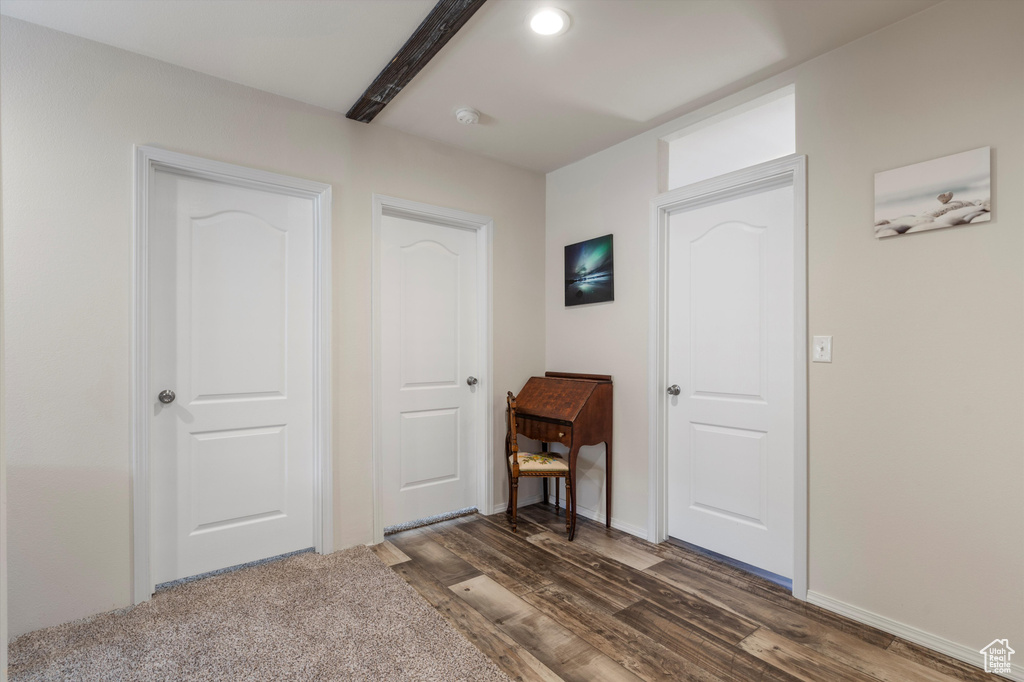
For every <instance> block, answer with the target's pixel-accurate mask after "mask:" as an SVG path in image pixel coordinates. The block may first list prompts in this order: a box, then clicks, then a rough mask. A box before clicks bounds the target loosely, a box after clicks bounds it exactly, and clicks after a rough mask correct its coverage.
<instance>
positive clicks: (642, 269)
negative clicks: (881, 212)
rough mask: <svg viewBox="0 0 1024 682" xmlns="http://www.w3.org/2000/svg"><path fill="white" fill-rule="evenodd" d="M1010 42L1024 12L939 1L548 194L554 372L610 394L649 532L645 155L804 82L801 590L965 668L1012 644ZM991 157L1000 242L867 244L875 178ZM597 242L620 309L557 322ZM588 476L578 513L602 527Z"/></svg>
mask: <svg viewBox="0 0 1024 682" xmlns="http://www.w3.org/2000/svg"><path fill="white" fill-rule="evenodd" d="M1021 26H1024V3H1020V2H1016V1H1015V0H993V1H990V2H972V1H970V0H951V1H949V2H946V3H943V4H941V5H938V6H936V7H934V8H932V9H931V10H929V11H927V12H924V13H922V14H919V15H916V16H914V17H911V18H910V19H908V20H906V21H903V22H901V23H899V24H896V25H894V26H891V27H889V28H886V29H884V30H882V31H879V32H877V33H875V34H872V35H870V36H867V37H866V38H863V39H861V40H859V41H857V42H855V43H852V44H850V45H847V46H845V47H843V48H841V49H838V50H835V51H834V52H831V53H829V54H827V55H824V56H822V57H819V58H818V59H815V60H812V61H811V62H808V63H806V64H804V65H802V66H801V67H798V68H796V69H794V70H793V71H791V72H789V73H788V74H784V75H783V76H781V77H779V78H775V79H773V80H772V81H771V82H766V83H763V84H761V85H759V86H756V87H755V88H751V89H750V90H749V91H748V92H747V93H744V94H742V95H739V96H734V97H732V98H730V100H729V101H727V102H723V103H720V104H718V105H715V106H713V107H711V108H710V109H709V110H706V111H704V112H696V113H695V114H693V115H690V116H687V117H685V118H684V119H682V120H680V121H676V122H674V123H673V124H669V125H666V126H662V127H661V128H659V129H657V130H655V131H652V132H650V133H648V134H645V135H641V136H639V137H637V138H634V139H632V140H629V141H627V142H624V143H622V144H620V145H617V146H615V147H612V148H610V149H608V150H605V151H604V152H601V153H599V154H596V155H594V156H592V157H590V158H588V159H585V160H583V161H581V162H579V163H576V164H574V165H571V166H568V167H566V168H563V169H560V170H558V171H556V172H554V173H551V174H549V175H548V183H547V186H548V192H547V225H548V229H547V239H546V241H547V265H546V273H547V275H546V276H547V330H546V333H547V337H546V338H547V367H548V368H557V369H562V370H576V371H589V372H603V373H611V374H613V375H614V377H615V391H616V396H615V402H616V414H615V432H616V438H615V458H616V464H615V468H616V476H615V486H616V487H615V489H614V492H615V499H614V507H613V508H614V509H615V513H614V520H615V521H617V522H618V523H619V524H620V525H622V526H624V527H630V526H633V527H639V528H646V525H647V497H646V490H647V445H648V437H647V435H648V434H647V428H648V422H647V410H646V401H647V380H646V371H647V328H648V313H647V305H648V295H647V278H648V263H647V255H648V252H647V248H648V242H647V239H648V229H649V226H648V210H649V201H650V199H651V198H652V197H654V196H655V195H656V194H657V192H658V174H657V164H658V157H657V139H658V137H659V136H662V135H665V134H667V133H669V132H672V131H674V130H677V129H679V128H680V127H682V126H683V125H685V124H686V123H687V122H691V121H694V120H698V119H699V118H701V117H704V116H707V115H710V114H712V113H717V111H720V110H723V109H725V108H726V107H727V106H728V105H731V104H735V103H739V102H741V101H744V100H745V99H749V98H750V97H753V96H756V95H758V94H761V93H764V92H767V91H770V90H771V89H773V88H776V87H780V86H781V85H784V84H785V83H787V82H794V81H795V83H796V92H797V151H798V152H799V153H801V154H806V155H807V157H808V164H809V166H808V168H809V207H808V209H809V218H808V220H809V226H808V230H809V233H808V261H809V262H808V274H809V282H808V287H809V332H810V334H831V335H834V337H835V340H834V344H835V345H834V362H833V363H832V364H828V365H823V364H812V365H811V366H810V369H809V384H810V385H809V395H810V415H809V423H810V472H809V474H810V510H809V514H810V538H809V551H810V575H809V582H810V589H811V591H813V592H817V593H819V594H823V595H826V596H828V597H832V598H834V599H837V600H840V601H842V602H845V603H847V604H850V605H853V606H855V607H859V608H861V609H865V610H867V611H870V612H873V613H875V614H879V615H881V616H883V617H886V618H889V619H892V620H895V621H897V622H901V623H904V624H906V625H908V626H911V627H914V628H918V629H919V630H921V631H924V632H927V633H931V634H933V635H936V636H938V637H941V638H944V639H946V640H948V641H949V642H953V643H957V644H960V645H963V646H965V647H968V648H969V649H972V650H975V651H976V650H977V649H980V648H981V647H982V646H984V645H985V644H987V643H988V642H990V641H991V640H992V639H994V638H996V637H1000V638H1002V637H1008V638H1009V639H1010V641H1011V642H1014V641H1017V642H1024V542H1022V541H1021V538H1022V537H1024V494H1022V493H1024V490H1022V487H1024V486H1022V483H1024V423H1022V419H1021V416H1022V412H1024V362H1022V360H1021V353H1020V345H1021V339H1022V337H1024V47H1022V43H1021V41H1020V28H1021ZM987 145H991V147H992V149H993V175H992V178H993V186H994V189H993V196H994V218H993V220H992V222H991V223H989V224H985V225H979V226H973V227H966V228H956V229H948V230H939V231H934V232H927V233H922V234H915V235H909V236H907V237H903V238H896V239H890V240H886V241H878V240H876V239H875V238H874V236H873V231H872V227H871V226H872V224H873V175H874V173H875V172H877V171H881V170H886V169H890V168H894V167H898V166H902V165H906V164H911V163H915V162H918V161H924V160H927V159H931V158H936V157H939V156H943V155H946V154H951V153H955V152H960V151H964V150H968V149H973V148H976V147H981V146H987ZM607 232H612V233H614V234H615V261H616V282H615V298H616V300H615V302H614V303H611V304H603V305H597V306H586V307H582V306H581V307H577V308H564V307H563V301H562V286H563V285H562V280H563V277H562V248H563V247H564V246H565V245H566V244H570V243H572V242H575V241H579V240H580V239H585V238H589V237H594V236H598V235H601V234H605V233H607ZM601 466H603V459H602V458H601V457H594V456H593V455H591V456H590V457H589V458H588V460H587V462H586V463H584V465H583V471H585V472H587V473H586V476H585V479H584V480H583V481H582V482H581V486H580V504H581V506H589V507H591V508H595V509H598V510H602V505H601V502H600V499H599V492H600V491H599V481H600V479H598V478H597V477H596V475H595V474H597V473H598V471H599V469H600V467H601ZM1018 649H1019V647H1018ZM975 663H980V657H979V658H978V660H977V661H975Z"/></svg>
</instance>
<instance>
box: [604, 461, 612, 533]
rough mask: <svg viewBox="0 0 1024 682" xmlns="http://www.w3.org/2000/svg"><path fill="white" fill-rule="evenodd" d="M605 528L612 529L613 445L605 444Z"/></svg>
mask: <svg viewBox="0 0 1024 682" xmlns="http://www.w3.org/2000/svg"><path fill="white" fill-rule="evenodd" d="M604 527H605V528H611V527H612V444H611V443H610V442H608V443H605V444H604Z"/></svg>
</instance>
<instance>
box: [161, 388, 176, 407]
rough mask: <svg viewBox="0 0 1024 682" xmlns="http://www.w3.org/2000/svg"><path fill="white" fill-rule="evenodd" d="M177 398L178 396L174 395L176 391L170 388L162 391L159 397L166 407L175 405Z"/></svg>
mask: <svg viewBox="0 0 1024 682" xmlns="http://www.w3.org/2000/svg"><path fill="white" fill-rule="evenodd" d="M175 397H176V396H175V395H174V391H172V390H171V389H169V388H165V389H164V390H162V391H160V395H158V396H157V398H158V399H159V400H160V402H162V403H163V404H164V405H170V404H171V403H173V402H174V398H175Z"/></svg>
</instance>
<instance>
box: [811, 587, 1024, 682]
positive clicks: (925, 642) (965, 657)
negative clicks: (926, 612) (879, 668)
mask: <svg viewBox="0 0 1024 682" xmlns="http://www.w3.org/2000/svg"><path fill="white" fill-rule="evenodd" d="M807 601H808V602H809V603H811V604H814V605H815V606H820V607H821V608H823V609H826V610H828V611H831V612H833V613H837V614H839V615H840V616H845V617H847V618H849V619H851V620H855V621H857V622H858V623H864V624H865V625H870V626H871V627H873V628H878V629H879V630H882V631H884V632H888V633H889V634H891V635H896V636H897V637H900V638H902V639H905V640H907V641H908V642H913V643H914V644H920V645H921V646H923V647H927V648H929V649H931V650H933V651H937V652H939V653H940V654H945V655H947V656H950V657H951V658H955V659H957V660H958V661H963V662H964V663H968V664H970V665H973V666H976V667H977V668H978V669H979V670H981V669H983V668H984V665H985V662H984V658H983V654H982V653H981V651H980V649H975V648H973V647H970V646H965V645H963V644H958V643H957V642H954V641H951V640H948V639H946V638H944V637H939V636H938V635H933V634H931V633H930V632H925V631H924V630H921V629H919V628H915V627H913V626H912V625H906V624H904V623H901V622H899V621H896V620H892V619H891V618H886V617H885V616H880V615H879V614H877V613H873V612H871V611H867V610H865V609H862V608H860V607H859V606H853V605H852V604H847V603H846V602H842V601H839V600H838V599H833V598H832V597H828V596H825V595H824V594H820V593H818V592H813V591H809V592H808V593H807ZM1011 668H1012V670H1013V672H1012V673H1011V674H1010V675H1005V676H1004V677H1006V678H1007V679H1011V680H1017V681H1018V682H1024V665H1021V664H1020V663H1013V664H1012V665H1011Z"/></svg>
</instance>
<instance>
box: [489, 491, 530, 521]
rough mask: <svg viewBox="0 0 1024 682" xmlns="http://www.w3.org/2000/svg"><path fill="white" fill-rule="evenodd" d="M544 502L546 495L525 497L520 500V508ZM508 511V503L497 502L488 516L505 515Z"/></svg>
mask: <svg viewBox="0 0 1024 682" xmlns="http://www.w3.org/2000/svg"><path fill="white" fill-rule="evenodd" d="M543 501H544V493H536V494H533V495H530V496H529V497H524V498H522V499H520V500H519V508H520V509H522V508H523V507H529V506H530V505H531V504H538V503H540V502H543ZM506 509H508V502H497V503H495V505H494V506H493V507H492V508H491V513H490V514H488V516H491V515H493V514H504V513H505V510H506ZM480 513H481V514H482V513H483V510H481V512H480Z"/></svg>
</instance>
